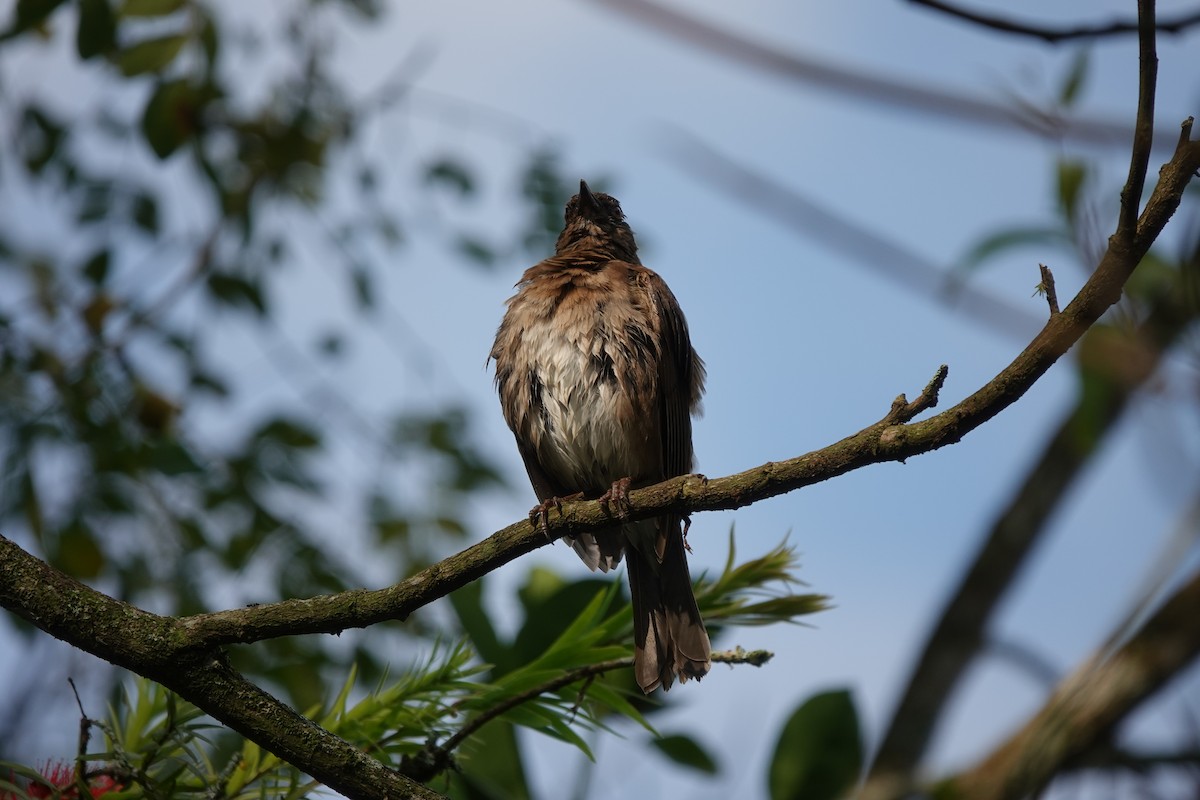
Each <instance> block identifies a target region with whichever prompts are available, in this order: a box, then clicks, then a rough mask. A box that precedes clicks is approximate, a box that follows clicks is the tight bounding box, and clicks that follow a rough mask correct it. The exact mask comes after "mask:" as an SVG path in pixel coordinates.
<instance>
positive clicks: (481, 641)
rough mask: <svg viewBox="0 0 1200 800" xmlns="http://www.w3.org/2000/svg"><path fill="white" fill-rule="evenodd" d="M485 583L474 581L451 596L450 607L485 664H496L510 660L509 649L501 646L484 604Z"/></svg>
mask: <svg viewBox="0 0 1200 800" xmlns="http://www.w3.org/2000/svg"><path fill="white" fill-rule="evenodd" d="M484 583H485V581H473V582H471V583H468V584H467V585H466V586H464V587H462V588H461V589H458V590H456V591H454V592H451V594H450V606H451V607H452V608H453V609H454V613H455V614H456V615H457V616H458V622H459V625H461V626H462V629H463V633H465V634H466V636H467V639H468V641H470V643H471V646H472V647H473V648H474V649H475V652H476V653H478V654H479V657H480V658H481V659H483V660H484V661H485V662H488V663H491V664H496V663H498V662H501V661H507V660H508V659H509V658H510V654H509V648H508V647H507V646H506V645H501V644H500V638H499V637H498V636H497V635H496V628H495V626H494V625H493V624H492V620H491V617H489V616H488V612H487V608H486V606H485V605H484V602H483V591H484Z"/></svg>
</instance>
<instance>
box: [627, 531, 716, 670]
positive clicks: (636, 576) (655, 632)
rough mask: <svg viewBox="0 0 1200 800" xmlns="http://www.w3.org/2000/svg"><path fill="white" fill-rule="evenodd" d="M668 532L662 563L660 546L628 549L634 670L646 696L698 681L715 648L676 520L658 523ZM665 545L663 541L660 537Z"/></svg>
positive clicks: (707, 667) (706, 667)
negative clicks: (709, 638)
mask: <svg viewBox="0 0 1200 800" xmlns="http://www.w3.org/2000/svg"><path fill="white" fill-rule="evenodd" d="M654 522H655V523H656V524H657V525H660V526H663V525H665V526H667V528H666V530H663V529H661V528H660V529H659V535H660V536H662V535H663V534H665V537H664V538H665V542H663V545H664V546H663V548H662V556H661V560H660V559H659V557H658V554H657V552H656V550H657V548H640V549H636V550H635V549H634V548H630V551H629V552H628V553H627V554H626V559H625V561H626V564H627V566H626V569H627V570H628V571H629V593H630V595H631V596H632V598H633V645H634V648H635V649H634V654H633V670H634V676H635V677H636V678H637V682H638V685H639V686H641V687H642V691H643V692H645V693H646V694H649V693H650V692H652V691H654V689H655V688H656V687H658V686H660V685H661V686H662V688H663V691H666V690H668V689H670V688H671V684H672V683H674V682H675V679H676V677H678V678H679V682H680V683H686V682H687V681H688V679H689V678H695V679H697V680H699V679H700V678H703V677H704V676H705V675H707V674H708V669H709V666H710V665H711V656H712V645H711V644H709V641H708V631H706V630H705V629H704V621H703V620H702V619H700V609H699V608H698V607H697V606H696V597H695V595H694V594H692V577H691V575H690V574H689V572H688V565H687V555H686V554H685V553H684V547H683V532H682V530H681V528H680V520H679V519H677V518H660V519H658V520H654ZM660 541H661V539H660Z"/></svg>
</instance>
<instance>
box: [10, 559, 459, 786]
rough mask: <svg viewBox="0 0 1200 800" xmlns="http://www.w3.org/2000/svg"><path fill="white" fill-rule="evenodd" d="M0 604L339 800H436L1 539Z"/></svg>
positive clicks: (155, 619) (155, 621)
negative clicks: (343, 799) (172, 698)
mask: <svg viewBox="0 0 1200 800" xmlns="http://www.w3.org/2000/svg"><path fill="white" fill-rule="evenodd" d="M0 604H2V605H3V606H4V607H5V608H7V609H8V610H10V611H12V612H13V613H15V614H17V615H18V616H20V617H22V618H24V619H26V620H28V621H29V622H31V623H32V624H34V625H36V626H37V627H38V628H41V629H42V630H43V631H46V632H47V633H49V634H51V635H52V636H55V637H57V638H59V639H62V640H63V641H64V642H67V643H68V644H70V645H73V646H74V647H77V648H79V649H80V650H84V651H86V652H89V653H92V654H93V655H96V656H99V657H100V658H103V659H104V660H105V661H108V662H109V663H112V664H116V665H118V666H121V667H124V668H126V669H128V670H131V671H133V672H136V673H138V674H139V675H144V676H146V677H147V678H150V679H151V680H154V681H157V682H158V683H161V684H162V685H163V686H165V687H167V688H168V689H170V690H171V691H173V692H175V693H176V694H178V695H179V696H180V697H183V698H184V699H185V700H187V701H189V702H190V703H192V704H194V705H195V706H196V707H197V708H199V709H201V710H202V711H204V712H205V713H206V714H209V715H210V716H212V717H214V718H215V719H217V720H219V721H220V722H222V723H224V724H225V725H228V726H229V727H230V728H232V729H233V730H235V731H237V732H238V733H240V734H242V735H243V736H245V737H246V738H247V739H249V740H251V741H253V742H256V743H258V744H259V745H261V746H262V747H263V748H264V749H266V750H268V751H270V752H272V753H274V754H275V755H277V756H279V757H280V758H282V759H284V760H286V761H288V762H289V763H291V764H293V765H295V766H296V767H297V768H299V769H301V770H302V771H304V772H306V773H308V774H309V775H311V776H313V777H314V778H316V779H317V780H319V781H321V782H322V783H325V784H327V785H328V786H329V787H331V788H333V789H335V790H337V791H338V792H341V793H342V794H344V795H346V796H347V797H351V798H355V800H358V799H359V798H363V800H385V799H386V798H391V800H396V799H397V798H409V797H413V798H436V797H439V795H437V794H436V793H434V792H431V791H430V790H428V789H426V788H425V787H423V786H421V785H420V784H418V783H416V782H414V781H413V780H411V779H410V778H407V777H405V776H403V775H401V774H400V773H398V772H396V771H395V770H392V769H389V768H387V767H385V766H384V765H383V764H381V763H380V762H378V761H376V760H375V759H373V758H371V757H370V756H367V755H366V754H365V753H363V752H362V751H360V750H359V749H358V748H356V747H354V746H353V745H351V744H350V743H348V742H345V741H343V740H342V739H340V738H339V737H337V736H335V735H333V734H332V733H330V732H329V731H327V730H325V729H324V728H322V727H321V726H319V725H317V724H316V723H315V722H313V721H312V720H310V719H306V718H305V717H302V716H300V715H299V714H297V713H296V712H295V711H293V710H292V709H291V708H289V707H287V706H286V705H284V704H283V703H281V702H280V701H279V700H277V699H276V698H274V697H272V696H271V695H269V694H267V693H266V692H264V691H263V690H262V689H260V688H258V687H257V686H255V685H254V684H252V683H250V682H249V681H247V680H246V679H245V678H243V677H242V676H241V675H240V674H238V673H237V672H236V671H235V670H234V669H233V668H232V667H231V666H230V665H229V663H228V661H227V660H226V658H225V655H224V653H223V652H222V651H220V650H219V649H216V648H210V649H196V648H186V647H181V646H180V644H181V642H182V641H183V639H184V637H182V636H181V635H180V634H181V628H180V626H179V623H178V621H177V620H173V619H170V618H168V617H160V616H158V615H156V614H151V613H149V612H146V611H142V610H141V609H138V608H135V607H133V606H131V605H129V604H127V603H123V602H121V601H119V600H114V599H112V598H111V597H107V596H106V595H103V594H101V593H100V592H97V591H95V590H94V589H91V588H89V587H87V586H84V585H83V584H82V583H79V582H78V581H76V580H74V579H73V578H70V577H68V576H67V575H64V574H63V573H61V572H59V571H58V570H56V569H54V568H52V567H50V566H49V565H48V564H46V563H44V562H42V561H40V560H38V559H36V558H34V557H33V556H31V555H29V554H28V553H26V552H25V551H24V550H22V549H21V548H20V547H18V546H17V545H16V544H14V543H13V542H12V541H10V540H9V539H7V538H5V537H3V536H0Z"/></svg>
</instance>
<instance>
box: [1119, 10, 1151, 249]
mask: <svg viewBox="0 0 1200 800" xmlns="http://www.w3.org/2000/svg"><path fill="white" fill-rule="evenodd" d="M1154 19H1155V12H1154V0H1138V107H1137V121H1136V122H1135V123H1134V127H1133V148H1132V152H1131V153H1130V157H1129V178H1128V180H1126V181H1125V188H1124V189H1122V190H1121V216H1120V219H1119V221H1118V223H1117V236H1119V237H1123V238H1132V237H1133V235H1134V232H1135V230H1136V221H1137V217H1138V206H1139V204H1140V203H1141V201H1142V190H1143V189H1144V188H1145V185H1146V168H1147V167H1148V166H1149V164H1150V148H1151V147H1153V146H1154V93H1155V90H1156V87H1157V86H1158V53H1157V51H1156V48H1155V40H1154Z"/></svg>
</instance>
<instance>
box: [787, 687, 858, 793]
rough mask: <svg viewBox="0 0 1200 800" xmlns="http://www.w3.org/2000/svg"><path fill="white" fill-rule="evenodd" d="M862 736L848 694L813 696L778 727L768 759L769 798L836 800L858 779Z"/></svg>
mask: <svg viewBox="0 0 1200 800" xmlns="http://www.w3.org/2000/svg"><path fill="white" fill-rule="evenodd" d="M861 768H862V738H861V736H860V735H859V726H858V712H857V711H855V708H854V701H853V699H852V698H851V696H850V692H849V691H847V690H845V689H840V690H836V691H831V692H824V693H822V694H818V695H814V696H813V697H810V698H809V699H808V700H806V701H804V703H803V704H802V705H801V706H800V707H799V708H798V709H796V712H795V713H794V714H792V716H791V718H790V719H789V720H788V721H787V723H786V724H785V725H784V726H783V732H782V733H780V735H779V741H778V743H777V744H776V745H775V754H774V755H773V756H772V757H771V766H770V772H769V778H768V783H769V786H770V791H771V798H772V800H801V799H802V800H836V798H839V797H841V796H843V795H844V794H846V792H847V791H848V790H849V789H850V787H851V786H853V785H854V783H855V781H857V780H858V775H859V771H860V770H861Z"/></svg>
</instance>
